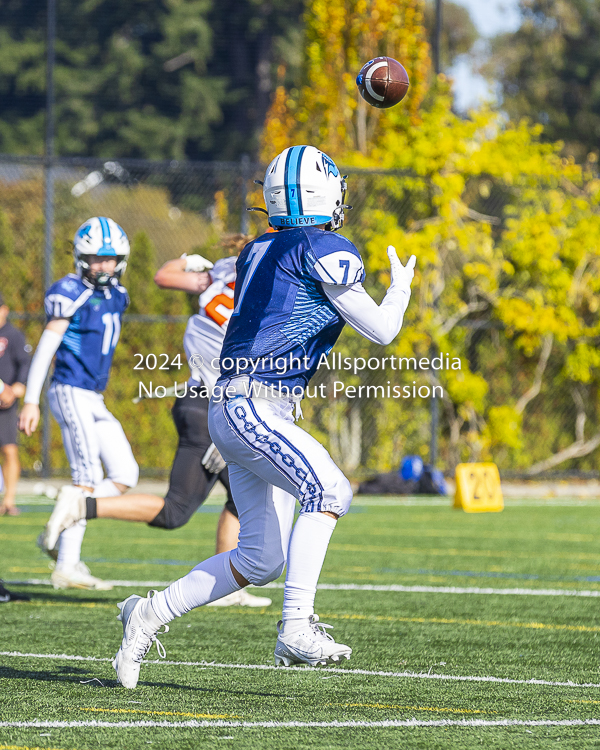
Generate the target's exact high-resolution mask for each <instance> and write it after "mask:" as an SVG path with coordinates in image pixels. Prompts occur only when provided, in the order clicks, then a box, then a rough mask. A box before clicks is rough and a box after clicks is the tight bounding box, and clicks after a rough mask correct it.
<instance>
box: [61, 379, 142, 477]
mask: <svg viewBox="0 0 600 750" xmlns="http://www.w3.org/2000/svg"><path fill="white" fill-rule="evenodd" d="M48 399H49V402H50V411H51V412H52V415H53V416H54V418H55V419H56V421H57V422H58V424H59V425H60V431H61V433H62V439H63V444H64V446H65V452H66V454H67V459H68V461H69V466H70V467H71V477H72V480H73V484H76V485H81V486H83V487H96V486H97V485H98V484H100V482H101V481H102V478H103V476H104V472H103V470H102V464H104V466H105V467H106V475H107V479H110V480H111V481H112V482H118V483H119V484H124V485H126V486H127V487H135V485H136V484H137V481H138V475H139V469H138V465H137V463H136V460H135V458H134V457H133V452H132V450H131V446H130V445H129V441H128V440H127V437H126V436H125V433H124V432H123V428H122V427H121V423H120V422H119V421H118V419H116V417H114V416H113V415H112V414H111V413H110V412H109V411H108V409H107V408H106V404H105V403H104V396H103V395H102V394H101V393H96V391H90V390H87V389H85V388H76V387H75V386H72V385H65V384H63V383H53V384H52V385H51V386H50V390H49V391H48Z"/></svg>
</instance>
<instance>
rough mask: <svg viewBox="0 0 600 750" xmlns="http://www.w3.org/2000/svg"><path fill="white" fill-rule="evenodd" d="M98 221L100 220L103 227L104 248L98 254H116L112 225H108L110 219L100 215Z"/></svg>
mask: <svg viewBox="0 0 600 750" xmlns="http://www.w3.org/2000/svg"><path fill="white" fill-rule="evenodd" d="M98 221H99V222H100V227H101V228H102V250H101V251H100V252H99V253H98V255H116V252H115V249H114V248H113V246H112V239H111V236H110V227H109V226H108V221H106V219H105V218H104V216H99V217H98Z"/></svg>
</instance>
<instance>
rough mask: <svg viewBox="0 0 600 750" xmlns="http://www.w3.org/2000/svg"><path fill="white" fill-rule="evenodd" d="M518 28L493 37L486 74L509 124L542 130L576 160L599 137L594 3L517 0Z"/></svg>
mask: <svg viewBox="0 0 600 750" xmlns="http://www.w3.org/2000/svg"><path fill="white" fill-rule="evenodd" d="M520 11H521V14H522V18H523V21H522V24H521V26H520V28H519V29H518V30H517V31H516V32H514V33H509V34H503V35H501V36H499V37H496V38H495V39H494V40H493V43H492V53H493V54H492V56H491V58H490V60H489V61H488V63H487V65H486V67H485V72H486V73H487V75H488V76H489V77H490V78H493V79H495V80H499V81H500V84H501V86H502V94H503V99H502V108H503V109H504V110H505V111H506V112H508V114H509V115H510V116H511V117H512V118H513V119H517V120H518V119H520V118H521V117H528V118H529V119H530V120H532V121H533V122H540V123H542V124H543V125H544V133H543V138H544V139H545V140H548V141H555V140H558V139H560V140H561V141H564V143H565V150H566V152H567V153H569V154H574V155H575V156H576V157H577V158H578V159H580V160H581V159H583V158H585V156H586V154H587V153H588V152H590V151H593V152H597V151H598V140H599V138H600V72H599V71H600V49H599V46H598V38H599V36H600V5H599V4H598V2H596V0H566V1H565V2H563V1H562V0H521V2H520Z"/></svg>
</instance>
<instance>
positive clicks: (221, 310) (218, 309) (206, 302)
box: [183, 257, 237, 389]
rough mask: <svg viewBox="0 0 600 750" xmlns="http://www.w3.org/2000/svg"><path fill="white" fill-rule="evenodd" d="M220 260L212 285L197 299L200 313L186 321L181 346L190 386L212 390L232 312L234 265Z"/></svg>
mask: <svg viewBox="0 0 600 750" xmlns="http://www.w3.org/2000/svg"><path fill="white" fill-rule="evenodd" d="M236 260H237V258H235V257H234V258H221V259H220V260H218V261H217V262H216V263H215V265H214V267H213V268H211V270H210V276H211V278H212V284H211V285H210V286H209V287H208V288H207V289H206V290H205V291H204V292H203V293H202V294H201V295H200V297H199V304H200V310H199V312H198V314H197V315H192V317H191V318H190V319H189V321H188V324H187V328H186V330H185V335H184V337H183V346H184V349H185V354H186V357H187V360H188V363H189V365H190V370H191V373H192V374H191V377H190V379H189V381H188V385H190V386H193V385H195V386H199V385H201V384H202V383H204V384H205V385H207V386H208V387H209V388H211V389H212V388H213V387H214V385H215V383H216V382H217V378H218V377H219V375H220V370H219V358H220V356H221V348H222V346H223V339H224V338H225V332H226V331H227V325H228V324H229V318H230V317H231V313H232V312H233V289H234V286H235V273H236V272H235V262H236Z"/></svg>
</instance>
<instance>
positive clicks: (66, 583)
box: [50, 560, 112, 591]
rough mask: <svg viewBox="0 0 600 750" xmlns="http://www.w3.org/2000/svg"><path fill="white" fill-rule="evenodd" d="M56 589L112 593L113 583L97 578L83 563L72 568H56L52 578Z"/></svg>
mask: <svg viewBox="0 0 600 750" xmlns="http://www.w3.org/2000/svg"><path fill="white" fill-rule="evenodd" d="M50 580H51V581H52V585H53V586H54V588H55V589H90V590H91V591H110V590H111V589H112V583H108V581H103V580H102V579H101V578H96V577H95V576H93V575H92V574H91V573H90V569H89V568H88V566H87V565H86V564H85V563H84V562H81V560H80V561H79V562H78V563H77V565H73V566H72V567H66V566H60V567H59V566H58V565H57V566H56V567H55V568H54V570H53V571H52V575H51V576H50Z"/></svg>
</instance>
